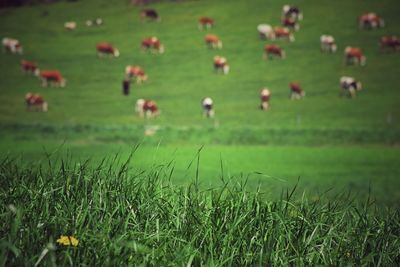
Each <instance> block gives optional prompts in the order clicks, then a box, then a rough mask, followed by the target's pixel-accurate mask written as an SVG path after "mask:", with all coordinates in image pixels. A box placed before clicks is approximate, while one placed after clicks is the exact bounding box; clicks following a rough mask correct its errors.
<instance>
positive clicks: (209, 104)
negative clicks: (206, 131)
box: [201, 97, 215, 118]
mask: <svg viewBox="0 0 400 267" xmlns="http://www.w3.org/2000/svg"><path fill="white" fill-rule="evenodd" d="M213 104H214V102H213V100H212V99H211V98H210V97H205V98H203V99H202V100H201V106H202V107H203V116H205V117H207V118H213V117H214V115H215V112H214V107H213Z"/></svg>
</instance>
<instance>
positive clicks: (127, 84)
mask: <svg viewBox="0 0 400 267" xmlns="http://www.w3.org/2000/svg"><path fill="white" fill-rule="evenodd" d="M130 87H131V81H130V80H129V79H124V80H123V81H122V94H123V95H129V90H130Z"/></svg>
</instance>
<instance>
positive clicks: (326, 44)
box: [320, 35, 337, 53]
mask: <svg viewBox="0 0 400 267" xmlns="http://www.w3.org/2000/svg"><path fill="white" fill-rule="evenodd" d="M320 42H321V52H332V53H333V52H336V50H337V46H336V43H335V38H333V36H331V35H321V37H320Z"/></svg>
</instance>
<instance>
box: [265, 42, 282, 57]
mask: <svg viewBox="0 0 400 267" xmlns="http://www.w3.org/2000/svg"><path fill="white" fill-rule="evenodd" d="M273 57H278V58H281V59H284V58H285V57H286V54H285V51H283V49H282V48H281V47H279V46H278V45H275V44H269V45H265V47H264V54H263V58H264V59H268V58H273Z"/></svg>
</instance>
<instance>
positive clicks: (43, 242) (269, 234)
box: [0, 158, 400, 266]
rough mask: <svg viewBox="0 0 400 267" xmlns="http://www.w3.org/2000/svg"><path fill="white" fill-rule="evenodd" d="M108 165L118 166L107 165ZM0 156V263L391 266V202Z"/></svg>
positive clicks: (122, 165) (163, 171)
mask: <svg viewBox="0 0 400 267" xmlns="http://www.w3.org/2000/svg"><path fill="white" fill-rule="evenodd" d="M116 166H118V167H117V168H116ZM128 166H129V162H128V161H126V162H124V161H118V160H117V161H116V160H109V161H105V162H102V163H101V164H98V165H96V166H94V167H90V166H89V165H88V164H80V165H75V164H71V163H70V162H68V161H63V162H62V163H61V164H60V165H58V166H54V165H53V167H52V168H49V169H47V171H46V170H45V169H43V168H42V167H40V166H39V165H37V164H35V165H33V164H29V165H24V164H21V163H20V162H18V161H14V160H12V159H10V158H6V159H3V160H2V161H1V162H0V169H1V173H2V175H4V176H6V177H13V179H9V180H8V179H1V180H0V185H1V186H0V205H1V218H2V222H3V223H2V226H1V228H0V232H1V233H2V235H1V236H2V238H1V239H0V265H1V266H33V265H35V266H77V265H78V266H99V265H101V266H185V265H186V266H266V265H267V266H271V265H272V266H308V265H312V266H333V265H334V266H396V265H398V264H399V261H400V253H399V245H400V244H399V242H400V240H399V238H398V236H399V231H400V225H399V219H400V218H399V212H398V210H395V209H386V208H385V209H382V208H378V207H377V206H375V205H373V204H372V203H371V201H370V200H368V199H367V200H366V201H365V202H364V203H363V204H362V205H359V204H355V203H354V202H353V201H352V198H351V197H349V196H347V195H346V194H340V195H337V196H336V198H335V199H333V200H332V199H326V198H324V196H321V198H318V199H315V200H312V201H311V200H308V199H307V198H306V197H304V196H303V198H301V199H300V200H297V201H293V199H292V198H293V193H294V192H295V190H296V189H295V188H293V189H292V190H291V191H287V192H286V193H285V194H283V196H282V198H281V199H280V200H278V201H266V200H265V197H264V196H263V194H262V192H260V191H259V190H255V191H252V192H247V190H246V189H245V185H244V184H243V183H242V184H238V185H235V184H232V183H229V181H228V180H229V179H227V178H226V177H222V179H223V180H224V183H223V184H222V185H221V186H219V187H214V189H212V190H210V189H207V190H202V189H200V187H199V186H198V181H197V179H198V177H196V176H195V177H193V179H192V182H191V183H189V184H188V185H186V186H183V187H177V186H176V185H174V184H171V183H170V181H169V173H170V168H167V167H164V168H161V167H159V168H151V169H147V170H146V171H140V172H132V171H129V167H128Z"/></svg>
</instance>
